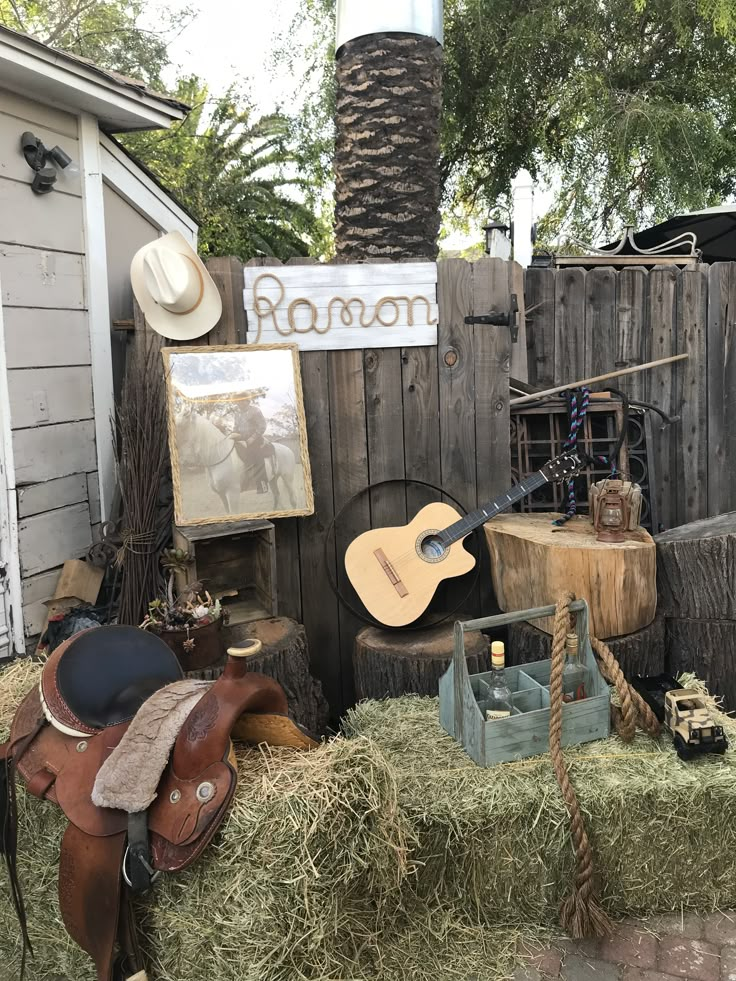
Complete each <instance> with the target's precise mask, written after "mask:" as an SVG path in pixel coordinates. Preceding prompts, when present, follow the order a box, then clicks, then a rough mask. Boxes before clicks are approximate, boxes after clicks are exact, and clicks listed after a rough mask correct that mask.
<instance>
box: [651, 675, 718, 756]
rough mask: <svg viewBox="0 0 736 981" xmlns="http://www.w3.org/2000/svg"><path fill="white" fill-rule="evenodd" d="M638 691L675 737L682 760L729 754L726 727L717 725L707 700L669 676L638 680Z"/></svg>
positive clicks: (678, 753)
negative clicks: (705, 754)
mask: <svg viewBox="0 0 736 981" xmlns="http://www.w3.org/2000/svg"><path fill="white" fill-rule="evenodd" d="M633 684H634V688H636V690H637V691H638V692H639V694H640V695H641V697H642V698H643V699H644V701H645V702H646V703H647V704H648V705H649V707H650V708H651V709H652V711H653V712H654V714H655V715H656V716H657V718H658V719H659V721H660V722H664V724H665V726H666V727H667V729H669V731H670V732H671V733H672V742H673V743H674V747H675V749H676V750H677V755H678V756H679V757H680V759H681V760H691V759H693V758H694V757H695V756H700V755H701V754H703V753H725V751H726V749H727V748H728V741H727V739H726V736H725V734H724V732H723V726H719V725H716V723H715V721H714V719H713V716H712V714H711V710H710V708H709V707H708V704H707V702H706V700H705V698H704V697H703V696H702V695H701V694H700V693H699V692H697V691H694V690H693V689H691V688H683V687H682V685H678V683H677V682H676V681H675V679H674V678H672V677H670V676H669V675H666V674H660V675H656V676H654V677H648V678H635V679H634V682H633Z"/></svg>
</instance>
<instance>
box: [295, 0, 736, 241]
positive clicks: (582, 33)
mask: <svg viewBox="0 0 736 981" xmlns="http://www.w3.org/2000/svg"><path fill="white" fill-rule="evenodd" d="M305 15H306V16H310V17H311V18H312V19H313V20H314V21H315V22H316V25H317V26H316V34H315V36H316V37H317V38H322V39H323V40H322V50H323V53H324V52H327V51H328V44H329V42H328V41H327V40H326V39H325V24H329V25H330V31H331V30H332V27H331V25H332V19H331V18H332V17H333V15H334V0H306V2H305ZM330 38H331V34H330ZM734 41H736V2H734V0H596V2H592V0H558V2H555V3H550V2H549V0H445V71H444V92H443V98H444V118H443V133H442V180H443V187H444V200H445V206H446V212H447V213H448V214H449V215H452V214H453V213H455V212H457V211H458V208H459V207H460V206H461V207H464V208H465V209H470V210H477V211H479V212H481V213H482V212H483V211H485V210H486V209H487V208H488V206H489V205H494V204H495V203H496V202H498V201H499V200H501V199H502V198H503V196H504V195H505V194H507V193H508V190H509V186H510V182H511V179H512V177H513V176H514V174H515V173H516V172H517V171H518V169H519V168H520V167H526V168H527V169H529V170H530V171H531V173H532V174H533V175H534V176H535V177H536V178H537V179H539V180H541V181H543V182H544V183H549V184H552V186H554V187H555V189H556V190H557V194H556V200H555V203H554V206H553V208H552V209H551V210H550V212H549V214H548V215H547V216H546V217H545V220H544V221H543V222H542V227H541V229H540V231H541V233H542V235H543V237H545V238H549V237H550V236H554V235H559V234H562V235H564V236H575V237H580V238H584V239H588V240H598V241H600V240H605V239H606V238H607V237H608V236H611V235H615V234H616V233H617V232H618V231H619V230H620V227H621V224H622V223H623V222H632V223H634V224H639V225H641V224H643V223H647V222H650V221H656V220H661V219H663V218H666V217H669V216H671V215H672V214H673V213H676V212H679V211H684V210H691V209H694V208H701V207H707V206H709V205H711V204H714V203H718V202H720V201H721V200H723V199H724V198H726V197H728V196H730V195H732V194H734V193H735V192H736V168H734V165H733V161H734V159H736V89H735V88H734V86H733V83H732V76H733V65H734V56H735V55H736V46H735V44H734ZM331 76H332V71H331V68H330V69H329V70H327V71H326V72H325V84H324V87H323V90H322V96H321V100H322V105H323V107H324V112H323V116H322V118H323V119H325V120H327V119H329V114H330V112H331V111H332V109H333V108H334V94H333V92H332V89H331V84H332V81H331ZM310 112H311V113H312V119H313V120H314V119H316V118H317V117H316V115H315V112H314V107H310ZM305 128H306V129H307V130H308V129H309V121H308V120H305ZM312 131H313V132H316V139H315V141H314V146H315V149H314V150H313V151H312V154H311V158H312V159H313V160H314V161H316V160H317V159H318V158H319V157H320V156H321V155H322V154H323V152H324V150H323V147H324V146H325V145H326V141H327V140H328V139H329V137H330V136H331V130H330V127H329V125H328V124H324V125H322V128H321V129H320V128H319V127H317V126H314V127H313V128H312ZM317 146H319V150H317V149H316V147H317ZM315 173H316V163H315ZM447 220H448V219H447V218H446V221H447Z"/></svg>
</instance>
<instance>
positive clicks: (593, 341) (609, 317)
mask: <svg viewBox="0 0 736 981" xmlns="http://www.w3.org/2000/svg"><path fill="white" fill-rule="evenodd" d="M585 331H586V336H585V342H584V352H585V353H584V358H585V364H584V374H585V375H586V376H587V377H588V378H590V377H591V376H593V375H602V374H603V373H604V372H606V371H610V366H611V365H612V364H613V363H614V361H615V359H616V276H615V273H614V271H613V269H608V268H606V267H605V266H602V267H601V268H600V269H592V270H591V271H590V272H589V273H587V275H586V277H585Z"/></svg>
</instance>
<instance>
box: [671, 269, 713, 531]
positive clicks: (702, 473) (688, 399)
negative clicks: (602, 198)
mask: <svg viewBox="0 0 736 981" xmlns="http://www.w3.org/2000/svg"><path fill="white" fill-rule="evenodd" d="M677 285H678V294H677V353H678V354H683V353H687V354H689V355H690V357H689V358H688V360H687V361H683V362H682V363H680V364H678V366H677V369H676V372H677V391H678V404H679V415H680V422H679V425H678V436H679V438H678V441H677V452H676V471H675V480H676V482H677V496H676V500H677V523H678V524H685V523H686V522H687V521H695V520H696V519H697V518H704V517H705V516H706V513H707V509H708V434H707V423H706V420H707V412H708V409H707V377H706V376H707V364H706V330H707V318H708V308H707V302H708V271H707V266H706V267H703V266H698V267H696V268H693V269H683V270H682V272H681V273H680V275H679V277H678V284H677Z"/></svg>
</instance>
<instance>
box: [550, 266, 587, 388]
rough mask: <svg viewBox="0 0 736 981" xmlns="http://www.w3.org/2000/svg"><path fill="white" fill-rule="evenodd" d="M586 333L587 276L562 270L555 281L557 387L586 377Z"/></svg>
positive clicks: (579, 272) (577, 271)
mask: <svg viewBox="0 0 736 981" xmlns="http://www.w3.org/2000/svg"><path fill="white" fill-rule="evenodd" d="M584 331H585V273H584V272H583V270H582V269H561V270H560V271H559V272H558V273H557V276H556V278H555V350H554V366H555V378H556V379H557V382H556V384H558V385H562V384H564V383H565V382H569V381H575V379H576V378H584V377H585V332H584ZM578 338H580V340H582V342H583V343H582V344H581V343H578Z"/></svg>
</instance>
